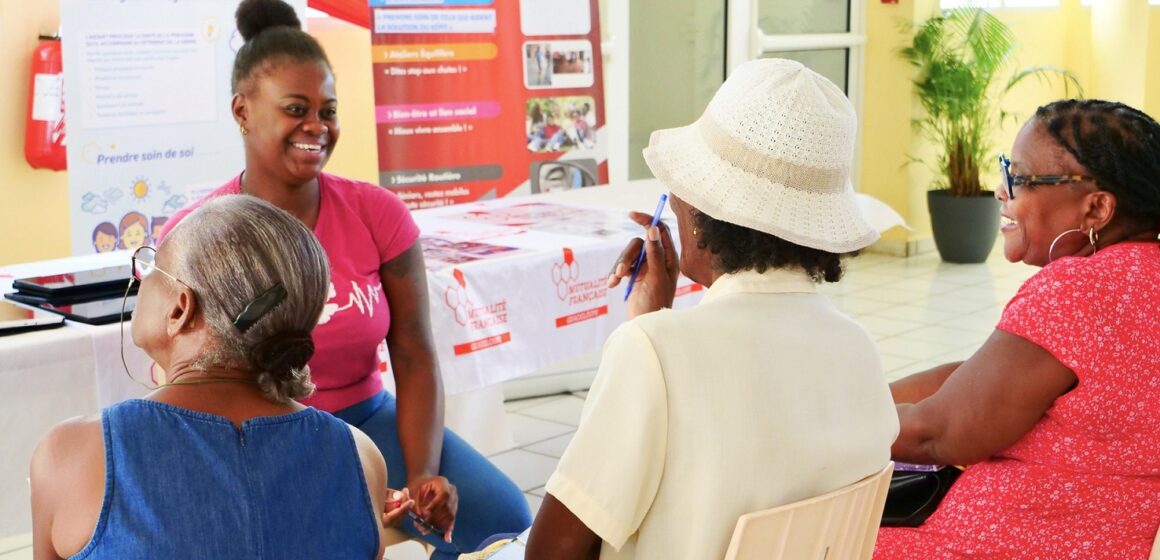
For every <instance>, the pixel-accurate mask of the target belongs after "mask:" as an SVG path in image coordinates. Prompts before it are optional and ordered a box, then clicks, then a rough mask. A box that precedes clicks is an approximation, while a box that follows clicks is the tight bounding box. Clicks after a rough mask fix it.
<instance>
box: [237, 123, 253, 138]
mask: <svg viewBox="0 0 1160 560" xmlns="http://www.w3.org/2000/svg"><path fill="white" fill-rule="evenodd" d="M238 130H240V131H241V133H242V136H245V135H247V134H249V133H250V131H249V129H247V128H246V125H244V124H239V125H238Z"/></svg>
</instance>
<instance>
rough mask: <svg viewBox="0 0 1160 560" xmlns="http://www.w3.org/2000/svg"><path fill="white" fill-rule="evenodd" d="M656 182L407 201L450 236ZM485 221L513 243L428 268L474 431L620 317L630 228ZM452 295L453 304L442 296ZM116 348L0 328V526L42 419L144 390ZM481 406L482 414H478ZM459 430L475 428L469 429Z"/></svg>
mask: <svg viewBox="0 0 1160 560" xmlns="http://www.w3.org/2000/svg"><path fill="white" fill-rule="evenodd" d="M661 192H662V187H661V186H660V184H659V183H657V182H655V181H638V182H634V183H633V184H628V185H619V186H609V187H595V188H587V189H582V190H577V191H569V192H566V193H554V194H546V195H537V196H535V197H525V198H519V199H503V200H495V201H489V202H487V203H481V204H472V205H462V206H458V207H449V208H441V209H433V210H425V211H419V212H416V213H415V218H416V221H418V222H419V224H420V228H421V229H422V230H423V231H424V235H441V234H440V233H439V232H443V234H446V235H450V237H452V238H455V237H456V236H455V235H451V233H454V232H451V233H449V232H450V230H454V229H457V228H458V230H459V231H458V235H459V238H470V237H471V235H470V234H471V233H472V232H471V231H467V230H470V229H471V228H472V227H477V226H479V224H478V223H476V224H475V225H471V224H468V226H463V224H459V225H458V226H457V225H456V222H457V220H455V219H452V217H453V215H456V214H463V213H464V212H466V211H485V210H500V209H503V208H506V207H510V206H512V205H518V204H527V203H551V204H570V205H583V206H586V207H591V208H607V209H616V213H615V216H624V212H625V211H626V210H627V209H635V210H639V211H642V212H652V210H653V208H654V207H655V206H656V202H657V198H658V196H659V195H660V193H661ZM609 219H613V218H611V217H609ZM623 222H627V218H626V217H625V218H623ZM621 225H624V223H622V224H621ZM464 227H466V228H467V230H464ZM483 229H485V230H487V231H486V232H485V233H486V235H487V239H486V242H487V243H489V244H495V245H499V246H510V247H515V248H517V249H518V251H513V252H512V253H513V254H511V255H510V256H504V257H502V258H494V259H490V258H485V259H481V260H479V261H476V262H464V263H459V264H456V265H454V266H448V267H445V268H442V269H438V270H432V271H430V272H429V274H428V285H429V290H430V300H431V316H432V324H433V330H434V333H435V338H436V345H437V348H438V353H439V362H440V367H441V370H442V372H443V379H444V386H445V389H446V392H447V394H448V395H449V397H450V398H449V401H450V403H449V410H448V417H449V423H450V422H451V420H450V419H452V418H465V417H470V418H469V419H466V420H460V421H459V423H460V424H461V425H459V426H455V425H452V426H451V427H452V428H453V429H457V431H465V432H470V431H471V430H472V429H473V426H471V425H469V424H474V429H475V430H478V431H480V432H489V431H495V430H494V427H495V426H494V422H497V421H498V422H502V418H503V416H502V414H503V410H502V406H501V403H499V402H498V399H499V395H500V394H501V393H500V392H499V391H497V390H495V387H496V386H497V384H499V383H501V382H503V381H505V380H508V379H513V378H516V377H519V376H521V375H526V374H528V373H531V372H533V371H536V370H537V369H539V368H542V367H544V366H546V365H549V364H552V363H554V362H556V361H558V360H561V359H564V358H569V357H572V356H576V355H580V354H583V353H586V352H591V351H593V350H596V349H598V348H599V347H600V345H601V344H602V343H603V341H604V338H605V337H606V336H607V335H608V333H609V332H611V330H612V329H613V328H615V327H616V325H618V324H619V323H620V321H621V320H623V317H624V306H623V303H622V298H623V288H620V289H616V290H612V291H605V290H603V289H602V286H603V285H604V284H603V282H604V279H605V278H606V277H607V274H608V271H609V268H610V266H611V263H612V260H613V259H614V258H615V256H616V255H617V254H619V252H620V250H621V249H622V248H623V247H624V244H625V242H626V240H627V239H629V238H631V237H632V236H633V235H634V234H637V233H639V229H636V230H635V232H634V231H632V229H633V228H632V227H631V226H628V227H626V228H625V229H624V230H623V232H621V233H613V234H609V235H607V236H605V237H600V236H595V237H591V236H585V235H582V234H579V235H578V234H574V233H573V234H562V233H558V232H557V233H550V232H544V231H538V230H536V229H534V228H522V227H517V228H514V229H513V230H512V231H504V230H501V229H496V228H494V227H493V226H486V227H484V228H483ZM476 233H478V232H476ZM499 234H502V235H499ZM565 248H567V249H568V251H567V252H565ZM127 261H128V253H127V252H119V253H110V254H104V255H89V256H84V257H76V258H70V259H59V260H55V261H44V262H40V263H29V264H25V265H16V266H10V267H5V268H0V293H3V292H8V291H11V282H12V279H13V278H21V277H25V276H32V275H37V274H54V273H60V272H66V271H70V270H83V269H89V268H99V267H102V266H111V265H116V264H122V263H125V262H127ZM562 268H567V273H566V274H564V275H561V273H560V272H559V271H560V270H561V269H562ZM685 282H686V284H687V281H685ZM685 290H686V293H687V294H688V295H687V296H686V297H682V298H680V300H679V301H678V303H680V304H684V305H688V304H691V303H693V302H695V300H696V299H697V298H698V296H699V293H698V292H695V291H689V290H690V288H685ZM449 294H453V295H449ZM449 300H450V302H451V303H453V304H456V305H449V304H448V302H449ZM119 350H120V327H119V325H117V324H112V325H101V326H91V325H83V324H77V323H71V322H70V323H69V324H68V325H67V326H66V327H65V328H60V329H55V330H49V331H41V332H33V333H26V334H21V335H16V336H10V337H0V430H2V432H0V433H2V434H3V439H2V441H3V443H2V444H0V537H4V536H7V535H11V534H16V533H24V532H28V531H30V530H31V521H30V517H29V501H28V485H27V476H28V461H29V459H30V458H31V455H32V450H33V449H34V448H35V445H36V442H37V441H39V439H40V437H41V436H42V435H43V434H44V433H45V432H46V431H47V430H48V429H49V428H50V427H52V426H53V425H54V424H56V423H58V422H60V421H62V420H64V419H66V418H70V417H73V416H78V415H84V414H95V413H97V412H98V411H99V410H100V408H101V407H103V406H108V405H110V404H114V403H117V402H120V401H122V400H125V399H127V398H133V397H139V396H142V395H144V394H145V393H146V392H147V390H146V389H145V388H144V387H141V386H139V385H137V384H135V383H134V382H132V381H131V380H130V379H129V378H128V376H127V375H126V374H125V371H124V367H123V366H122V364H121V358H120V352H119ZM125 355H126V358H127V360H128V364H129V367H130V369H131V370H132V372H133V374H134V375H135V376H136V377H137V378H138V379H142V380H144V381H148V380H149V374H150V365H151V364H152V361H151V360H150V359H149V358H148V357H147V356H145V355H144V353H142V352H141V351H140V350H139V349H137V348H136V347H135V346H133V344H132V340H131V339H129V334H128V325H126V347H125ZM388 378H389V376H388ZM481 393H486V394H487V395H488V399H489V402H487V403H483V404H481V403H480V402H478V399H477V400H476V402H466V401H465V400H464V399H459V401H458V405H457V406H459V407H460V408H462V409H465V410H466V411H467V412H466V413H465V414H459V413H458V411H456V410H453V409H452V407H453V404H451V403H456V402H457V400H456V397H455V395H472V394H481ZM481 416H482V417H484V419H485V420H484V421H483V422H479V419H480V417H481ZM471 420H475V421H474V422H472V421H471ZM499 431H500V432H502V431H503V430H499ZM464 435H465V436H467V439H468V441H472V440H473V438H472V437H471V434H470V433H466V434H464ZM493 437H494V436H493ZM501 440H502V438H501ZM473 443H475V442H473ZM477 445H478V444H477ZM485 447H486V446H485ZM492 447H493V450H494V446H492Z"/></svg>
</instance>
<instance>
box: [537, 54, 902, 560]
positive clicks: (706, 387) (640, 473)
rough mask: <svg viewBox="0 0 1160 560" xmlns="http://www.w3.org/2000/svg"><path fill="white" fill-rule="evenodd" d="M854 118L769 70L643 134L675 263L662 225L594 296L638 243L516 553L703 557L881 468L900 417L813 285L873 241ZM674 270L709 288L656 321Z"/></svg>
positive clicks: (642, 219) (750, 67)
mask: <svg viewBox="0 0 1160 560" xmlns="http://www.w3.org/2000/svg"><path fill="white" fill-rule="evenodd" d="M856 126H857V123H856V117H855V114H854V110H853V108H852V107H851V105H850V103H849V101H848V100H847V99H846V97H845V95H844V94H843V93H842V91H841V90H839V89H838V88H837V87H836V86H834V84H833V83H831V82H829V81H828V80H826V79H825V78H823V77H821V76H820V75H818V74H817V73H815V72H813V71H811V70H809V69H807V68H805V67H803V66H802V65H801V64H798V63H796V62H793V61H788V60H773V59H766V60H757V61H753V62H749V63H747V64H745V65H742V66H741V67H739V68H737V70H735V71H734V73H733V74H732V76H730V78H729V79H728V80H727V81H726V82H725V84H724V85H723V86H721V89H720V90H719V91H718V92H717V94H716V95H715V96H714V97H713V100H712V101H711V102H710V103H709V107H708V109H707V110H706V111H705V114H704V115H703V116H702V117H701V118H700V119H699V120H698V121H697V122H695V123H693V124H692V125H689V126H686V127H682V128H678V129H672V130H662V131H657V132H655V133H654V134H653V136H652V139H651V141H650V143H649V147H648V148H646V149H645V151H644V157H645V161H647V162H648V165H649V167H650V168H651V169H652V171H653V173H654V174H656V176H657V177H658V178H659V179H660V180H661V181H662V182H664V183H665V185H667V186H668V187H669V189H670V190H671V191H672V197H671V199H670V200H671V203H672V208H673V211H674V212H675V213H676V215H677V226H678V230H679V235H680V239H681V255H680V258H679V259H678V256H677V254H676V250H675V249H674V244H673V240H672V238H671V237H670V234H669V231H668V229H667V228H665V227H664V225H663V224H661V225H660V226H659V227H655V228H650V229H649V230H648V239H649V241H647V242H642V241H640V240H636V241H635V242H634V243H632V244H630V245H629V246H628V248H626V249H625V251H624V253H622V255H621V257H620V259H619V260H618V262H617V263H616V265H615V267H614V269H613V273H612V275H611V276H610V277H609V285H610V286H615V285H616V284H618V283H619V282H620V280H621V279H623V278H624V277H625V276H626V275H628V274H630V269H629V268H630V266H631V264H632V263H633V262H634V261H635V259H636V256H637V255H638V254H639V252H640V251H641V249H642V247H644V249H645V250H646V255H647V257H646V259H645V261H644V265H643V267H642V268H641V270H640V275H639V277H638V281H637V283H636V284H635V285H634V288H633V291H632V295H631V297H630V299H629V306H630V317H631V319H630V320H629V321H628V322H626V323H625V324H623V325H621V327H620V328H619V329H617V331H616V332H614V333H613V334H612V335H611V336H610V337H609V339H608V341H607V343H606V344H605V347H604V355H603V358H602V360H601V365H600V370H599V372H598V373H597V377H596V381H595V383H594V384H593V386H592V390H591V392H590V393H589V395H588V398H587V402H586V403H585V406H584V412H583V415H582V416H581V425H580V427H579V429H578V430H577V432H576V435H575V436H574V438H573V439H572V442H571V444H569V446H568V449H567V451H566V452H565V453H564V456H563V457H562V458H561V460H560V463H559V466H558V467H557V469H556V472H555V473H554V474H553V475H552V477H551V479H550V480H549V481H548V484H547V487H546V490H547V495H546V496H545V498H544V503H543V505H542V507H541V509H540V513H539V515H538V517H537V518H536V521H535V523H534V524H533V526H532V533H531V537H530V542H529V545H528V549H527V558H561V559H563V558H595V557H599V558H602V559H607V558H633V557H635V558H720V557H722V556H723V555H724V553H725V549H726V548H727V546H728V544H729V538H730V535H731V533H732V531H733V526H734V524H735V523H736V521H737V518H738V517H739V516H740V515H742V514H744V513H748V512H752V511H757V510H762V509H766V508H770V507H775V506H778V505H781V504H786V503H790V502H794V501H797V500H801V499H804V498H808V497H811V496H816V495H820V494H824V493H826V492H829V491H832V490H835V489H837V488H840V487H842V486H845V485H847V484H850V483H852V482H854V481H857V480H859V479H861V478H863V477H866V476H868V475H871V474H874V473H876V472H878V471H879V470H881V469H882V468H883V467H885V466H886V464H887V462H888V461H889V460H890V444H891V442H893V441H894V438H895V436H896V435H897V433H898V419H897V417H896V415H895V412H894V406H893V402H892V400H891V398H890V393H889V390H888V388H887V385H886V379H885V377H884V376H883V373H882V369H881V366H880V362H879V358H878V352H877V350H876V349H875V346H874V341H873V339H871V337H870V336H869V335H868V334H867V333H866V331H865V330H864V329H862V328H861V327H860V326H859V325H858V324H857V323H855V322H854V321H852V320H851V319H849V318H848V317H846V316H844V315H842V314H841V313H840V312H838V311H837V310H836V309H835V308H834V307H833V306H832V305H831V304H830V303H829V302H828V301H827V300H826V299H825V298H824V297H823V296H821V295H819V294H818V293H817V291H816V289H815V284H816V283H817V282H820V281H823V280H824V281H827V282H836V281H837V280H838V279H839V278H840V276H841V274H842V264H841V257H842V255H845V254H849V253H852V252H856V251H858V250H860V249H862V248H864V247H866V246H867V245H869V244H870V243H872V242H873V241H874V240H875V239H877V237H878V234H877V233H876V232H875V231H874V230H873V229H872V228H871V227H870V225H869V224H868V223H867V222H866V220H865V218H863V216H862V213H861V211H860V210H859V207H858V203H857V201H856V199H855V196H854V193H853V190H852V188H851V186H850V183H849V173H850V166H851V160H852V158H853V151H854V137H855V132H856ZM633 219H634V220H636V221H637V222H638V223H641V224H642V225H645V226H646V227H647V225H648V224H649V222H650V217H649V216H647V215H644V214H639V213H634V214H633ZM678 261H679V265H678ZM678 267H679V269H680V271H681V272H684V273H685V275H686V276H688V277H690V278H692V279H693V280H695V281H697V282H699V283H701V284H703V285H705V286H708V287H709V290H708V293H707V294H706V295H705V297H704V299H703V300H702V302H701V303H700V304H699V305H697V306H696V307H693V308H690V309H683V310H671V309H667V308H668V307H670V306H671V304H672V300H673V294H674V291H675V287H676V278H677V271H678Z"/></svg>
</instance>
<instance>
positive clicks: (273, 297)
mask: <svg viewBox="0 0 1160 560" xmlns="http://www.w3.org/2000/svg"><path fill="white" fill-rule="evenodd" d="M285 299H286V288H284V287H282V283H281V282H279V283H277V284H274V285H273V286H272V287H271V288H270V289H269V290H266V291H264V292H262V295H260V296H258V297H256V298H254V299H253V300H252V301H250V303H247V304H246V308H245V309H243V310H242V312H241V313H238V316H237V317H235V318H234V326H235V327H237V328H238V330H239V331H242V332H246V331H247V330H249V329H250V327H252V326H254V323H257V322H258V319H261V318H262V317H265V316H266V314H267V313H269V312H270V311H272V310H273V309H274V308H275V307H277V306H278V304H279V303H282V302H283V301H284V300H285Z"/></svg>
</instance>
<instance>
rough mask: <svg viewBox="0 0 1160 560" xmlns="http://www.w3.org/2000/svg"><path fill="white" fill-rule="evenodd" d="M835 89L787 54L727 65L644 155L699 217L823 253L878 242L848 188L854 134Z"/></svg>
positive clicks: (846, 105)
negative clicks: (691, 117)
mask: <svg viewBox="0 0 1160 560" xmlns="http://www.w3.org/2000/svg"><path fill="white" fill-rule="evenodd" d="M857 127H858V123H857V116H856V115H855V114H854V107H853V106H851V105H850V101H849V100H848V99H846V95H845V94H844V93H842V90H840V89H838V87H837V86H835V85H834V84H833V83H832V82H830V81H829V80H827V79H826V78H823V77H822V76H821V75H819V74H817V73H816V72H814V71H813V70H810V69H809V68H806V67H804V66H802V65H801V64H800V63H798V62H795V61H792V60H780V59H768V58H767V59H760V60H753V61H750V62H747V63H745V64H743V65H741V66H739V67H737V69H736V70H734V71H733V74H732V75H730V76H729V79H728V80H726V81H725V83H724V84H723V85H722V86H721V89H719V90H717V93H716V95H714V96H713V100H712V101H710V102H709V107H708V108H706V109H705V113H704V114H703V115H701V118H700V119H698V120H697V122H694V123H693V124H691V125H688V126H684V127H681V128H672V129H667V130H658V131H656V132H654V133H653V134H652V137H651V138H650V139H649V145H648V147H647V148H645V149H644V159H645V162H647V163H648V166H649V168H650V169H652V172H653V174H654V175H656V177H657V178H658V179H660V180H661V182H663V183H664V184H665V185H666V186H667V187H668V188H669V190H671V191H672V192H673V194H675V195H677V196H678V197H680V198H681V199H683V200H685V201H686V202H688V203H689V204H691V205H692V206H693V207H695V208H696V209H697V210H700V211H701V212H704V213H705V214H708V215H709V216H711V217H713V218H715V219H717V220H722V221H725V222H729V223H732V224H736V225H739V226H744V227H747V228H751V229H755V230H758V231H762V232H765V233H768V234H771V235H775V236H777V237H780V238H782V239H785V240H786V241H790V242H792V243H795V244H798V245H801V246H804V247H812V248H814V249H821V250H823V251H829V252H831V253H847V252H850V251H855V250H858V249H863V248H865V247H866V246H868V245H870V244H871V243H873V242H874V241H875V240H877V239H878V232H877V231H875V230H874V229H873V228H872V227H870V224H869V223H868V222H867V221H866V218H865V217H864V216H863V214H862V210H861V209H860V208H859V205H858V202H857V200H856V198H855V196H854V189H853V187H852V185H851V184H850V165H851V162H852V161H853V158H854V140H855V134H856V132H857Z"/></svg>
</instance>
